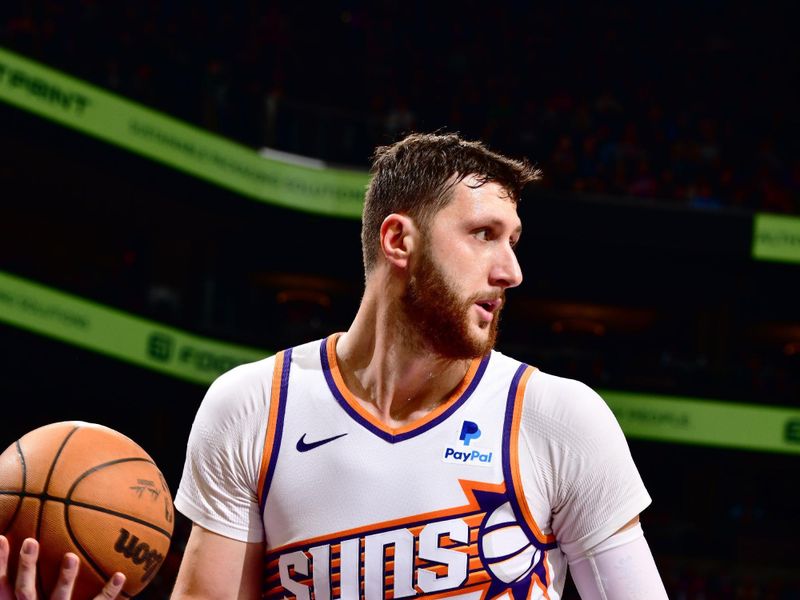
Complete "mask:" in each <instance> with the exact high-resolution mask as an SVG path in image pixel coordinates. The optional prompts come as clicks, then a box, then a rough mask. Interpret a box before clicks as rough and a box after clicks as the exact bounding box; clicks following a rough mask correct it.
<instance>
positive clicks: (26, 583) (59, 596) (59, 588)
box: [0, 535, 125, 600]
mask: <svg viewBox="0 0 800 600" xmlns="http://www.w3.org/2000/svg"><path fill="white" fill-rule="evenodd" d="M10 553H11V548H10V546H9V544H8V540H7V539H6V538H5V536H2V535H0V600H37V596H36V561H37V560H38V558H39V542H37V541H36V540H35V539H33V538H27V539H26V540H25V541H24V542H22V549H21V551H20V554H19V567H18V569H17V577H16V582H15V584H14V585H13V587H12V583H11V580H10V579H9V573H8V558H9V554H10ZM79 567H80V561H79V560H78V557H77V556H76V555H75V554H73V553H72V552H67V553H66V554H65V555H64V559H63V560H62V561H61V573H60V574H59V577H58V581H57V582H56V585H55V587H53V592H52V593H51V594H50V599H49V600H70V599H71V598H72V586H73V585H74V584H75V578H76V577H77V576H78V568H79ZM124 583H125V575H123V574H122V573H114V575H113V576H112V577H111V579H109V580H108V581H107V582H106V584H105V586H103V589H102V590H101V591H100V593H99V594H97V596H95V597H94V600H114V598H116V597H117V596H118V595H119V593H120V591H122V586H123V585H124Z"/></svg>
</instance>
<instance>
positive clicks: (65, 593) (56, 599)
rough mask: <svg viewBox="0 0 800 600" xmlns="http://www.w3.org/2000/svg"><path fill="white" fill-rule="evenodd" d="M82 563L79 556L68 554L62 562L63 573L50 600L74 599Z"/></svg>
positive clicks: (61, 572)
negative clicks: (74, 589) (73, 592)
mask: <svg viewBox="0 0 800 600" xmlns="http://www.w3.org/2000/svg"><path fill="white" fill-rule="evenodd" d="M79 568H80V561H79V560H78V557H77V555H75V554H73V553H72V552H67V553H66V554H65V555H64V558H63V559H62V560H61V571H60V572H59V574H58V581H56V585H55V586H54V587H53V592H52V593H51V594H50V600H69V599H70V598H71V597H72V588H73V586H74V585H75V578H76V577H77V576H78V569H79Z"/></svg>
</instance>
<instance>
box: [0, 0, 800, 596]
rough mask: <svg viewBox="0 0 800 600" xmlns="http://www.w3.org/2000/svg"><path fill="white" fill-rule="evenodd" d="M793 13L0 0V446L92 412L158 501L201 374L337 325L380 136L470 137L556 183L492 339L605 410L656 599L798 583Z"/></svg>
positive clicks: (791, 587)
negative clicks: (643, 504) (655, 568)
mask: <svg viewBox="0 0 800 600" xmlns="http://www.w3.org/2000/svg"><path fill="white" fill-rule="evenodd" d="M798 12H799V11H798V10H797V9H795V8H794V5H793V3H788V2H787V3H749V2H743V1H738V0H737V1H733V2H721V1H710V0H699V1H697V2H663V3H661V2H657V3H647V2H641V3H616V2H614V3H592V2H567V3H555V2H548V3H537V2H508V3H506V2H492V3H475V2H466V3H458V4H452V5H450V4H449V3H448V4H445V3H441V4H440V3H427V2H420V1H415V0H411V1H407V2H394V1H391V2H384V1H382V2H377V3H370V2H344V3H324V4H323V3H320V4H319V5H305V4H304V3H298V2H257V1H250V2H230V3H226V2H219V3H217V2H157V1H155V0H142V1H138V2H115V3H106V2H99V1H97V0H65V1H63V2H56V1H49V2H38V1H33V0H31V1H9V2H3V4H2V7H0V203H1V204H0V206H2V212H0V357H2V360H1V361H0V398H2V406H3V416H2V421H1V422H2V425H3V426H2V428H0V449H4V448H5V447H7V446H8V445H10V444H11V443H12V442H13V441H14V440H16V439H17V438H19V437H20V436H21V435H22V434H24V433H25V432H27V431H29V430H30V429H33V428H35V427H38V426H40V425H44V424H46V423H50V422H54V421H60V420H68V419H80V420H85V421H93V422H98V423H102V424H105V425H108V426H110V427H113V428H116V429H118V430H120V431H121V432H123V433H125V434H127V435H129V436H131V437H132V438H134V439H135V440H136V441H138V442H139V443H140V444H141V445H142V446H143V447H144V448H145V449H146V450H147V451H148V452H149V453H150V454H151V455H152V456H153V457H154V459H155V460H156V462H157V463H158V464H159V466H160V467H161V469H162V471H163V472H164V475H165V476H166V478H167V481H168V482H169V485H170V487H171V489H172V490H173V493H174V491H175V490H177V485H178V482H179V478H180V472H181V467H182V463H183V458H184V453H185V446H186V438H187V435H188V432H189V428H190V426H191V421H192V418H193V415H194V412H195V410H196V408H197V406H198V404H199V402H200V401H201V399H202V397H203V395H204V393H205V389H206V388H207V386H208V384H209V383H210V382H211V381H212V380H213V378H214V377H216V376H218V375H219V374H220V373H222V372H224V371H225V370H227V369H229V368H231V367H232V366H234V365H235V364H238V363H240V362H244V361H249V360H254V359H256V358H260V357H263V356H267V355H268V354H270V353H272V352H273V351H275V350H278V349H281V348H283V347H285V346H289V345H293V344H297V343H300V342H303V341H306V340H310V339H313V338H316V337H322V336H324V335H327V334H329V333H332V332H335V331H341V330H343V329H346V328H347V327H348V325H349V323H350V319H351V317H352V316H353V314H354V312H355V310H356V308H357V306H358V302H359V300H360V294H361V291H362V269H361V255H360V245H359V228H360V223H359V217H358V215H359V209H360V200H361V194H362V193H363V186H364V184H365V183H366V181H367V173H366V169H367V166H368V163H369V158H370V154H371V151H372V149H373V148H374V147H375V146H376V145H379V144H384V143H388V142H391V141H394V140H395V139H398V138H399V137H400V136H402V135H403V134H404V133H406V132H410V131H436V130H443V131H458V132H460V133H462V134H464V135H465V136H467V137H476V138H480V139H482V140H484V141H485V142H486V143H487V144H488V145H489V146H490V147H492V148H494V149H497V150H500V151H502V152H505V153H509V154H511V155H514V156H525V157H528V158H529V159H530V160H531V161H533V162H535V163H537V164H538V165H539V166H540V167H541V168H542V170H543V173H544V178H543V180H542V181H541V182H540V184H538V185H534V186H532V187H531V188H530V189H528V190H527V192H526V194H525V196H524V198H523V200H522V202H521V204H520V212H521V215H522V219H523V223H524V230H525V231H524V235H523V237H522V243H521V244H520V246H519V255H520V262H521V264H522V267H523V270H524V273H525V281H524V283H523V284H522V286H520V288H519V289H517V290H513V291H512V292H511V293H510V294H509V305H508V307H507V309H506V311H505V314H504V318H503V321H502V323H501V333H500V337H499V342H498V348H499V349H500V350H502V351H504V352H506V353H508V354H511V355H513V356H515V357H517V358H520V359H522V360H525V361H527V362H529V363H530V364H533V365H536V366H538V367H540V368H541V369H542V370H545V371H548V372H551V373H553V374H557V375H563V376H568V377H574V378H577V379H580V380H582V381H584V382H586V383H587V384H589V385H591V386H592V387H594V388H595V389H597V390H598V391H600V392H601V394H602V395H603V397H604V398H605V399H606V401H607V402H608V403H609V405H610V406H611V407H612V409H613V410H614V412H615V413H616V414H617V417H618V419H619V421H620V424H621V425H622V427H623V430H624V431H625V433H626V436H627V437H628V440H629V444H630V447H631V450H632V452H633V455H634V458H635V460H636V461H637V464H638V465H639V468H640V470H641V472H642V475H643V478H644V481H645V484H646V485H647V487H648V489H649V491H650V494H651V496H652V497H653V503H652V505H651V506H650V507H649V508H648V509H647V510H646V511H645V512H644V513H643V516H642V523H643V527H644V531H645V534H646V536H647V539H648V542H649V544H650V546H651V548H652V549H653V552H654V555H655V557H656V561H657V563H658V565H659V569H660V571H661V573H662V575H663V578H664V581H665V583H666V586H667V589H668V592H669V595H670V598H675V599H679V600H701V599H703V600H712V599H728V598H730V599H756V598H757V599H770V600H789V599H797V598H800V559H798V551H797V540H798V537H799V536H800V516H799V513H800V510H798V493H797V489H798V486H797V482H798V476H799V475H800V153H798V149H800V148H799V142H798V140H800V137H799V136H798V133H799V131H798V129H799V128H798V109H797V107H798V106H800V103H799V101H800V98H799V97H798V43H797V33H796V30H797V23H798V16H800V15H798ZM187 534H188V524H187V523H186V522H185V521H184V520H183V519H182V518H180V517H179V520H178V522H177V527H176V532H175V536H174V539H173V544H172V548H171V551H170V555H169V556H168V557H167V560H166V562H165V563H164V566H163V567H162V569H161V571H160V572H159V574H158V576H157V579H156V580H155V581H154V582H153V583H152V584H151V585H150V587H148V588H147V589H146V590H145V591H144V592H143V593H142V594H141V595H140V596H139V597H140V598H146V599H165V598H168V596H169V592H170V589H171V585H172V583H173V581H174V576H175V573H176V570H177V566H178V563H179V561H180V558H181V553H182V550H183V544H184V542H185V540H186V536H187ZM565 597H566V598H572V599H576V598H577V593H576V592H575V591H574V589H572V588H571V586H569V585H568V587H567V590H566V591H565Z"/></svg>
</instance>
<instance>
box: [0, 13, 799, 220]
mask: <svg viewBox="0 0 800 600" xmlns="http://www.w3.org/2000/svg"><path fill="white" fill-rule="evenodd" d="M9 4H10V5H6V6H4V7H3V8H2V9H0V15H2V21H0V46H4V47H6V48H8V49H11V50H14V51H17V52H20V53H22V54H24V55H26V56H29V57H31V58H34V59H38V60H41V61H43V62H45V63H47V64H50V65H53V66H55V67H57V68H61V69H64V70H66V71H67V72H70V73H72V74H74V75H76V76H78V77H82V78H84V79H87V80H89V81H91V82H93V83H96V84H98V85H100V86H102V87H105V88H108V89H111V90H114V91H117V92H119V93H121V94H123V95H125V96H127V97H129V98H132V99H134V100H137V101H139V102H142V103H145V104H146V105H149V106H151V107H153V108H156V109H159V110H163V111H165V112H167V113H170V114H172V115H175V116H177V117H179V118H182V119H185V120H187V121H189V122H191V123H195V124H197V125H199V126H201V127H204V128H207V129H209V130H212V131H215V132H218V133H220V134H222V135H225V136H227V137H230V138H233V139H236V140H238V141H240V142H241V143H243V144H246V145H248V146H251V147H253V148H262V147H269V148H274V149H278V150H283V151H289V152H294V153H297V154H302V155H308V156H314V157H317V158H321V159H324V160H327V161H329V162H332V163H337V164H347V165H352V166H356V167H365V166H366V165H367V164H368V162H369V156H370V153H371V151H372V149H373V148H374V146H375V145H377V144H381V143H386V142H389V141H392V140H393V139H396V138H397V137H398V136H399V135H401V134H403V133H405V132H408V131H411V130H435V129H447V130H457V131H460V132H462V133H464V134H465V135H468V136H474V137H480V138H482V139H484V140H485V141H486V142H488V143H489V144H490V145H492V146H493V147H495V148H497V149H499V150H502V151H505V152H509V153H513V154H515V155H520V156H527V157H528V158H530V159H531V160H533V161H535V162H537V163H538V164H539V165H540V166H541V167H542V168H543V170H544V174H545V179H544V181H543V185H545V186H547V187H549V188H552V189H554V190H559V191H564V192H571V193H572V192H574V193H583V194H602V195H613V196H627V197H633V198H645V199H655V200H660V201H667V202H673V203H676V204H681V205H688V206H696V207H700V208H711V209H714V208H734V209H744V210H760V211H769V212H779V213H800V200H798V198H799V197H800V195H799V194H798V192H799V191H800V153H798V152H797V149H798V142H797V139H798V137H797V135H796V131H797V124H798V116H797V113H796V111H795V110H794V108H795V106H796V104H797V101H798V95H797V73H798V70H797V52H796V48H795V46H794V42H793V32H792V27H793V23H795V22H796V20H795V18H794V17H793V14H792V11H794V10H795V9H793V8H791V7H790V4H789V3H784V4H785V5H786V6H769V5H763V6H758V7H756V6H754V5H752V4H751V3H746V2H743V1H741V0H739V1H734V2H719V1H711V0H704V1H701V2H675V3H663V5H662V6H658V5H651V4H650V3H614V4H612V5H607V4H606V3H589V2H577V3H567V4H562V3H551V4H545V5H542V4H540V3H523V2H508V3H488V4H485V3H474V2H464V3H459V4H458V5H457V7H451V6H449V5H446V4H444V3H426V2H422V1H420V0H414V1H408V2H397V1H382V2H378V3H366V2H354V1H349V2H344V3H328V5H322V6H314V7H313V9H311V8H309V7H308V6H305V5H304V4H303V3H292V2H286V1H277V2H270V3H260V2H256V1H254V0H251V1H248V2H236V3H215V2H191V3H189V2H167V3H164V2H158V1H156V0H142V1H140V2H135V3H134V2H125V3H103V2H99V1H98V0H69V1H66V2H61V1H55V0H49V1H45V2H32V1H20V2H17V3H16V4H15V3H9Z"/></svg>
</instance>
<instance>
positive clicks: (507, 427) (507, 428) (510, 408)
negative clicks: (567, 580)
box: [503, 363, 558, 583]
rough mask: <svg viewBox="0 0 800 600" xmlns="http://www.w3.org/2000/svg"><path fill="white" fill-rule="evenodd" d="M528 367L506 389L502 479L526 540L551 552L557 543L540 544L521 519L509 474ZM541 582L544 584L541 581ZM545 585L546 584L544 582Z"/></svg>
mask: <svg viewBox="0 0 800 600" xmlns="http://www.w3.org/2000/svg"><path fill="white" fill-rule="evenodd" d="M528 368H529V366H528V365H526V364H524V363H523V364H521V365H520V366H519V368H518V369H517V372H516V373H514V378H513V379H512V380H511V387H510V388H509V389H508V401H507V402H506V418H505V423H504V424H503V450H504V452H503V479H504V480H505V482H506V489H507V496H508V500H509V502H511V509H512V510H513V511H514V517H515V518H516V521H517V524H518V525H519V526H520V527H522V530H523V531H524V532H525V535H526V536H527V538H528V539H529V540H530V541H531V543H532V544H533V545H534V546H536V547H537V548H539V549H541V550H551V549H552V548H555V547H557V546H558V543H557V542H549V543H546V542H541V541H539V539H538V538H537V537H536V535H535V534H534V533H533V531H532V530H531V528H530V526H529V525H528V523H527V521H525V518H524V517H523V513H522V509H521V508H520V505H519V502H518V501H517V498H524V492H523V491H522V490H515V489H514V476H513V474H512V473H511V458H510V457H511V453H512V452H515V451H516V450H515V449H513V448H512V447H511V425H512V423H513V422H514V402H515V399H516V397H517V388H518V387H519V381H520V379H521V378H522V374H523V373H525V371H526V369H528ZM542 582H545V581H544V579H542ZM545 583H547V582H545Z"/></svg>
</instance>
